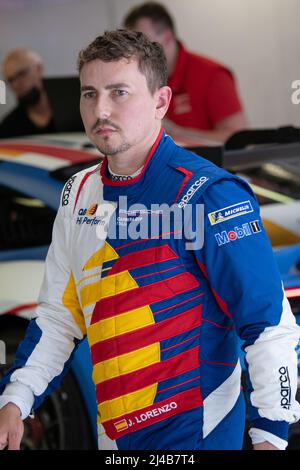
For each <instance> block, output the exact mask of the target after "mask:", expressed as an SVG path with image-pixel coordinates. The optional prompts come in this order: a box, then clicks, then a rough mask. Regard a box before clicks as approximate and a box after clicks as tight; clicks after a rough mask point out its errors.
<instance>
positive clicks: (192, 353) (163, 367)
mask: <svg viewBox="0 0 300 470" xmlns="http://www.w3.org/2000/svg"><path fill="white" fill-rule="evenodd" d="M199 349H200V348H199V346H196V347H195V348H192V349H189V350H188V351H184V352H182V353H180V354H177V355H176V356H174V357H171V358H170V359H166V360H165V361H161V362H157V363H156V364H152V365H151V366H147V367H144V368H143V369H139V370H137V371H134V372H130V373H129V374H123V375H121V376H119V377H114V378H113V379H109V380H106V381H105V382H101V383H99V384H97V385H96V396H97V401H98V403H102V402H103V401H106V400H113V399H114V398H117V397H120V396H122V395H127V394H128V393H132V392H135V391H136V390H139V389H141V388H144V387H147V386H148V385H152V384H154V383H156V382H160V381H162V380H168V379H170V378H173V377H176V376H177V375H181V374H184V373H185V372H188V371H190V370H193V369H196V368H197V367H199V366H200V359H199Z"/></svg>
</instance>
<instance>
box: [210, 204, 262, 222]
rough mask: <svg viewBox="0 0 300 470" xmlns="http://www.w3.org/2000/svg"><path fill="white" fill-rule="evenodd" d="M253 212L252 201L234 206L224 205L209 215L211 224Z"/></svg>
mask: <svg viewBox="0 0 300 470" xmlns="http://www.w3.org/2000/svg"><path fill="white" fill-rule="evenodd" d="M249 212H253V207H252V205H251V202H250V201H244V202H239V203H238V204H233V205H232V206H228V207H223V209H218V210H217V211H214V212H210V213H209V214H208V215H207V216H208V218H209V221H210V224H211V225H216V224H219V223H220V222H224V221H225V220H229V219H233V217H239V216H240V215H244V214H248V213H249Z"/></svg>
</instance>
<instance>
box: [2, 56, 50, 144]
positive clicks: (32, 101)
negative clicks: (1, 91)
mask: <svg viewBox="0 0 300 470" xmlns="http://www.w3.org/2000/svg"><path fill="white" fill-rule="evenodd" d="M2 72H3V76H4V79H5V81H6V82H7V83H8V84H9V86H10V88H11V90H12V92H13V93H14V95H15V97H16V99H17V102H18V103H17V106H16V107H15V108H14V109H13V110H12V111H11V112H10V113H9V114H7V115H6V116H5V117H4V119H3V120H2V122H1V123H0V138H2V139H5V138H10V137H17V136H24V135H34V134H46V133H51V132H53V131H55V126H54V121H53V112H52V109H51V105H50V102H49V99H48V97H47V93H46V91H45V89H44V86H43V72H44V67H43V63H42V59H41V57H40V56H39V55H38V54H37V53H36V52H34V51H32V50H30V49H26V48H18V49H14V50H12V51H11V52H9V53H8V55H7V56H6V57H5V58H4V60H3V63H2Z"/></svg>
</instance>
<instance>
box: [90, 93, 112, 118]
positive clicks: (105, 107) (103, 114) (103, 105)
mask: <svg viewBox="0 0 300 470" xmlns="http://www.w3.org/2000/svg"><path fill="white" fill-rule="evenodd" d="M94 111H95V116H96V118H97V119H108V118H109V116H110V115H111V106H110V103H109V99H108V98H107V97H105V96H103V95H102V96H98V98H97V101H96V106H95V110H94Z"/></svg>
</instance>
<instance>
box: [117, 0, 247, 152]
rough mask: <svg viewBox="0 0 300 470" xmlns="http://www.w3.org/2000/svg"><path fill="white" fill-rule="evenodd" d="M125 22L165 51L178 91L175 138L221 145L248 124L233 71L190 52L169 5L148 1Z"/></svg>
mask: <svg viewBox="0 0 300 470" xmlns="http://www.w3.org/2000/svg"><path fill="white" fill-rule="evenodd" d="M123 23H124V27H125V28H126V29H130V30H136V31H141V32H142V33H144V34H146V35H147V36H148V38H149V39H150V40H151V41H156V42H158V43H159V44H161V46H162V47H163V49H164V52H165V55H166V57H167V63H168V85H169V86H170V87H171V89H172V92H173V99H172V101H171V105H170V108H169V110H168V113H167V119H165V120H164V127H165V129H166V130H167V132H169V133H170V134H171V135H172V137H174V138H176V139H177V140H178V139H179V140H182V141H183V143H184V142H186V143H193V144H197V143H199V144H203V143H205V140H206V139H209V140H210V141H213V142H218V143H219V142H225V141H226V140H227V139H228V138H229V137H230V136H231V135H232V134H233V133H235V132H237V131H239V130H241V129H244V128H246V127H247V121H246V118H245V114H244V111H243V106H242V104H241V101H240V98H239V95H238V91H237V88H236V83H235V79H234V76H233V74H232V72H231V71H230V70H229V69H228V68H227V67H225V66H223V65H222V64H219V63H217V62H215V61H213V60H211V59H208V58H206V57H203V56H200V55H197V54H195V53H192V52H190V51H187V50H186V49H185V47H184V45H183V43H182V42H181V41H179V40H178V38H177V36H176V30H175V25H174V21H173V19H172V17H171V16H170V14H169V13H168V11H167V10H166V9H165V7H164V6H163V5H160V4H159V3H156V2H146V3H143V4H142V5H139V6H136V7H134V8H133V9H132V10H130V11H129V13H128V14H127V16H126V17H125V19H124V21H123Z"/></svg>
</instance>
